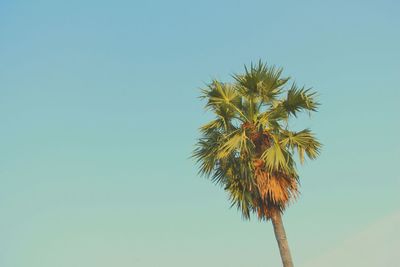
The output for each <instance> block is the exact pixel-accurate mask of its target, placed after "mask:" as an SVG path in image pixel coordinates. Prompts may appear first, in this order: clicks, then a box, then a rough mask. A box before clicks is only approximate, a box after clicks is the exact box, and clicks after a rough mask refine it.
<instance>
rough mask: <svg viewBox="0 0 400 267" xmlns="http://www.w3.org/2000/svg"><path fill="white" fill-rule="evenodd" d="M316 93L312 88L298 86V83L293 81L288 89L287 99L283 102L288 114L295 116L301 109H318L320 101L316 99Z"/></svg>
mask: <svg viewBox="0 0 400 267" xmlns="http://www.w3.org/2000/svg"><path fill="white" fill-rule="evenodd" d="M315 94H316V93H315V92H311V90H310V89H305V88H304V87H302V88H297V86H296V84H294V83H293V84H292V87H291V88H290V89H289V90H288V91H287V96H286V99H285V100H283V101H282V102H281V106H282V107H283V108H284V109H285V110H286V112H287V113H288V115H293V116H295V117H296V115H297V113H298V112H300V111H301V110H306V111H316V110H317V107H318V105H319V103H318V102H316V100H315Z"/></svg>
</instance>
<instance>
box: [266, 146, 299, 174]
mask: <svg viewBox="0 0 400 267" xmlns="http://www.w3.org/2000/svg"><path fill="white" fill-rule="evenodd" d="M261 159H262V160H264V162H265V165H266V167H267V169H268V171H270V172H283V173H286V174H289V173H292V172H293V171H294V170H293V168H294V166H293V160H292V157H291V155H290V153H289V152H288V151H287V150H286V149H285V148H284V147H282V146H281V145H280V144H279V142H274V144H273V145H272V146H271V147H269V148H268V149H267V150H265V151H264V153H263V154H262V155H261Z"/></svg>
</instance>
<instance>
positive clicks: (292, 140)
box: [280, 129, 321, 163]
mask: <svg viewBox="0 0 400 267" xmlns="http://www.w3.org/2000/svg"><path fill="white" fill-rule="evenodd" d="M281 134H282V140H281V142H280V143H281V145H282V146H285V147H289V148H291V149H292V150H294V149H297V151H298V153H299V158H300V162H301V163H303V162H304V153H306V155H307V156H308V157H309V158H310V159H315V158H316V157H317V156H318V155H319V152H320V149H321V143H320V142H319V141H318V140H317V139H316V138H315V136H314V134H313V133H312V132H311V131H310V130H309V129H304V130H302V131H300V132H291V131H287V130H282V132H281Z"/></svg>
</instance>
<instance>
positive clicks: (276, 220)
mask: <svg viewBox="0 0 400 267" xmlns="http://www.w3.org/2000/svg"><path fill="white" fill-rule="evenodd" d="M271 220H272V225H273V227H274V232H275V237H276V241H277V242H278V246H279V252H280V254H281V258H282V263H283V267H293V261H292V256H291V254H290V249H289V244H288V241H287V238H286V233H285V228H284V226H283V222H282V215H281V212H280V211H279V210H275V211H274V212H273V214H272V216H271Z"/></svg>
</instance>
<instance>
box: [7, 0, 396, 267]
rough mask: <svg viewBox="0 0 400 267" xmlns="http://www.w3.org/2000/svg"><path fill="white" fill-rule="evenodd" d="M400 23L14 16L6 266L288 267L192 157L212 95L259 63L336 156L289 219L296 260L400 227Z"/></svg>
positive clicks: (273, 13)
mask: <svg viewBox="0 0 400 267" xmlns="http://www.w3.org/2000/svg"><path fill="white" fill-rule="evenodd" d="M399 8H400V5H399V4H398V2H397V1H351V2H350V1H324V2H322V1H301V2H299V1H297V2H295V1H291V2H289V1H280V2H278V1H218V2H216V1H196V2H194V1H192V2H190V1H148V2H146V3H144V1H141V2H138V1H112V2H111V1H109V2H106V1H84V2H83V1H2V2H1V3H0V121H1V125H0V136H1V138H0V213H1V220H0V236H1V237H2V238H1V240H0V265H1V266H4V267H25V266H29V267H50V266H51V267H53V266H59V267H63V266H77V267H80V266H82V267H88V266H96V267H102V266H120V267H123V266H141V267H142V266H143V267H150V266H165V267H168V266H193V267H199V266H230V267H241V266H279V264H280V259H279V253H278V249H277V246H276V241H275V239H274V236H273V231H272V227H271V225H270V224H269V223H260V222H257V221H256V220H253V221H251V222H246V221H242V220H241V217H240V214H239V213H238V212H237V211H236V210H235V209H229V203H228V201H227V196H226V194H225V193H224V192H223V191H222V190H221V189H220V188H218V187H216V186H214V185H213V184H212V183H210V182H209V181H207V180H205V179H203V178H201V177H198V176H197V174H196V173H197V170H196V168H195V166H194V163H193V161H192V160H190V159H189V156H190V153H191V151H192V149H193V145H194V143H195V141H196V138H197V137H198V132H197V128H198V127H199V126H200V125H201V124H202V123H205V122H206V121H207V120H208V119H210V118H211V117H210V114H207V113H205V112H204V111H203V104H204V103H202V102H201V101H200V100H199V99H198V98H197V96H198V95H199V88H201V87H202V86H204V84H205V83H207V82H208V81H210V80H211V79H212V78H217V79H221V80H224V81H229V80H230V79H231V78H230V75H231V74H232V73H234V72H240V71H242V69H243V64H248V63H250V62H251V61H256V60H258V59H263V60H266V61H267V62H269V63H271V64H276V65H278V66H281V67H283V68H284V69H285V74H287V75H290V76H291V77H293V78H294V79H295V80H296V81H297V83H299V84H305V85H307V86H310V87H313V88H314V90H316V91H318V94H319V98H320V102H321V103H322V106H321V108H320V111H319V112H318V113H317V114H315V115H314V116H312V117H311V119H308V118H303V119H304V120H303V121H301V122H299V123H297V124H296V125H297V127H300V126H306V127H311V128H313V129H314V131H315V132H316V133H317V135H318V137H319V138H320V140H321V141H322V142H323V143H324V149H323V151H322V155H321V157H320V158H319V159H318V160H317V161H314V162H307V163H306V164H305V166H303V167H302V168H301V169H300V174H301V179H302V189H301V190H302V196H301V198H300V199H299V201H298V202H297V203H295V204H294V205H292V206H291V207H290V208H289V209H288V210H287V212H286V214H285V216H284V223H285V226H286V230H287V234H288V238H289V242H290V245H291V248H292V254H293V257H294V260H295V262H296V263H298V264H305V263H307V262H313V261H314V260H318V259H320V258H321V257H323V255H328V254H329V255H330V253H331V252H330V251H336V250H337V248H338V247H340V246H341V244H343V243H345V242H347V240H353V239H354V238H353V236H357V235H358V233H360V232H362V231H363V229H378V228H377V227H372V228H369V227H370V225H375V223H378V225H379V223H380V222H381V221H382V220H384V219H385V218H392V217H393V216H397V215H396V214H399V212H400V207H399V204H398V203H400V197H399V189H400V175H399V172H398V170H397V165H398V159H399V154H400V145H399V142H398V141H397V137H398V135H399V132H400V123H399V112H398V110H397V106H398V103H400V90H399V85H398V77H399V73H400V51H399V47H400V35H399V34H398V29H399V28H400V17H399V16H398V10H399ZM393 214H395V215H393ZM396 218H398V217H396ZM387 223H390V222H387ZM378 230H379V229H378ZM385 233H386V235H387V231H386V232H384V233H382V235H385ZM376 234H377V235H379V233H376ZM397 234H398V230H397ZM354 240H360V239H357V238H355V239H354ZM377 240H382V238H381V237H379V238H377ZM360 242H361V241H360ZM390 244H391V243H383V244H382V243H380V244H379V246H383V247H384V246H390ZM388 249H389V247H388ZM335 253H336V252H335ZM392 255H395V254H392ZM343 257H344V258H345V259H347V258H346V257H348V258H349V261H347V262H349V263H350V262H351V260H354V259H351V257H355V256H354V255H353V256H352V254H349V253H348V254H343ZM393 257H394V256H393ZM343 266H345V265H343ZM349 266H350V265H349Z"/></svg>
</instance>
